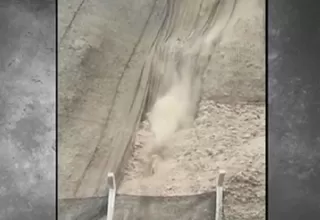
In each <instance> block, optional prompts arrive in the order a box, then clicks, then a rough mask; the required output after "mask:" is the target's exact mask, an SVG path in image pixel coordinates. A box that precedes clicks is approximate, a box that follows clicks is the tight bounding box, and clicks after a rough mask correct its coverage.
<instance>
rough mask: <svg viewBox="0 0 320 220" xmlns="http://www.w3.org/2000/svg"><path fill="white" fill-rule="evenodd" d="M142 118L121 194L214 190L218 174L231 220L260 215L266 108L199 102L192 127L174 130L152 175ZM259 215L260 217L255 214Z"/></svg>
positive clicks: (170, 193) (263, 192)
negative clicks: (222, 174) (221, 172)
mask: <svg viewBox="0 0 320 220" xmlns="http://www.w3.org/2000/svg"><path fill="white" fill-rule="evenodd" d="M148 127H149V126H148V123H147V122H144V123H143V124H142V126H141V129H140V130H139V131H138V132H137V137H136V142H135V145H134V151H133V155H132V159H131V160H130V162H129V165H128V167H127V169H126V171H125V179H124V181H123V182H122V185H121V188H120V189H119V193H124V194H135V195H157V196H159V195H162V196H170V195H189V194H198V193H202V192H209V191H213V190H214V189H215V186H216V184H215V183H216V175H217V173H218V170H219V169H224V170H225V171H226V172H227V175H226V180H225V181H226V183H225V184H226V192H227V195H226V201H225V202H226V210H225V212H226V215H227V216H228V215H230V216H231V217H232V216H238V217H240V216H242V218H238V217H237V218H230V219H250V218H248V217H252V218H254V219H262V217H263V216H264V215H265V212H264V210H265V209H264V199H265V198H264V197H265V137H264V136H265V107H264V106H254V105H245V104H237V105H226V104H218V103H215V102H213V101H203V102H201V103H200V110H199V115H198V117H197V118H196V120H195V122H194V127H192V128H190V129H185V130H181V131H178V132H177V133H176V134H175V135H174V136H172V138H171V140H170V142H167V145H166V148H164V149H162V152H161V155H162V156H161V158H159V159H158V160H157V162H156V165H155V167H154V168H155V169H154V174H152V175H150V174H149V169H150V163H149V160H150V152H151V151H152V150H153V148H152V147H150V145H148V141H149V140H150V137H151V138H152V134H151V133H150V131H149V128H148ZM258 217H260V218H258Z"/></svg>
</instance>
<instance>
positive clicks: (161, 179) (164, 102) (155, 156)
mask: <svg viewBox="0 0 320 220" xmlns="http://www.w3.org/2000/svg"><path fill="white" fill-rule="evenodd" d="M218 2H219V1H218ZM221 2H223V1H221ZM230 2H233V1H230ZM230 2H229V3H228V4H227V3H224V4H225V5H224V6H221V5H220V13H222V15H221V14H220V18H221V19H220V20H219V16H218V19H217V21H216V22H214V23H215V25H213V26H212V27H207V31H205V33H204V34H202V35H198V36H197V30H194V32H193V35H192V34H191V36H192V37H191V40H190V39H189V40H181V39H182V38H181V39H180V38H179V37H177V36H178V35H179V34H176V35H177V36H176V38H177V39H176V40H173V39H174V37H171V39H170V40H168V41H163V42H161V41H160V40H159V42H158V45H157V47H156V48H155V49H153V50H152V51H151V55H150V57H152V59H150V60H149V61H148V62H149V63H151V65H150V66H151V67H152V68H151V67H150V69H151V70H150V71H151V72H152V74H153V75H155V76H154V81H153V82H152V83H151V86H150V91H149V99H148V101H149V103H148V105H149V106H147V107H148V114H147V115H148V117H147V118H146V120H144V121H143V122H142V124H141V126H140V129H139V130H138V131H137V133H136V138H135V143H134V146H133V153H132V157H131V159H130V161H129V162H128V164H127V167H126V169H125V172H124V173H125V175H124V180H123V181H122V183H121V186H120V189H119V193H124V194H134V195H154V196H159V195H162V196H170V195H172V196H173V195H190V194H198V193H202V192H209V191H213V190H215V186H216V176H217V173H218V170H219V169H223V170H225V171H226V172H227V175H226V180H225V188H226V197H225V215H226V219H228V220H233V219H241V220H245V219H248V220H252V219H258V220H260V219H264V216H265V105H264V93H263V92H260V91H259V90H257V89H256V88H259V87H260V88H261V87H263V85H264V76H263V75H264V68H263V66H264V43H263V34H262V33H263V25H262V23H263V22H262V21H263V16H262V15H263V12H262V10H261V9H262V8H263V7H261V5H262V4H261V5H260V3H257V2H255V1H247V2H246V1H238V2H237V1H236V2H237V4H236V7H235V9H232V7H231V6H232V4H231V3H230ZM240 2H241V3H240ZM246 3H247V4H246ZM221 4H222V3H221ZM259 7H260V8H259ZM231 9H232V10H231ZM221 10H222V11H223V12H221ZM248 10H249V11H250V13H249V11H248ZM231 11H232V13H231V14H229V15H230V19H229V17H228V12H231ZM219 25H220V26H219ZM177 33H180V34H181V33H182V32H181V31H180V32H177ZM172 36H174V34H172ZM192 39H193V40H192ZM195 39H196V40H195ZM190 42H191V43H190ZM166 56H167V58H166V59H164V58H163V57H166ZM230 74H231V75H232V74H233V75H234V77H233V78H234V81H232V80H230V79H229V81H228V80H226V79H227V78H228V77H230ZM250 74H251V78H252V79H253V80H251V81H248V80H247V78H250V76H249V75H250ZM227 75H228V77H227ZM159 76H161V77H159ZM241 77H243V78H242V79H241ZM262 77H263V78H262ZM228 83H229V84H228ZM230 83H231V84H232V85H231V86H230ZM247 88H252V92H251V93H250V92H246V91H245V89H247ZM242 89H243V90H242ZM262 90H263V89H262ZM221 91H224V92H221ZM217 94H218V95H217ZM221 94H222V95H221ZM223 94H225V95H223ZM246 97H247V98H246ZM150 100H151V101H150ZM199 100H200V102H199ZM226 100H227V101H226ZM254 102H259V103H254Z"/></svg>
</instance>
